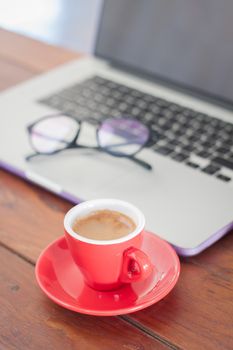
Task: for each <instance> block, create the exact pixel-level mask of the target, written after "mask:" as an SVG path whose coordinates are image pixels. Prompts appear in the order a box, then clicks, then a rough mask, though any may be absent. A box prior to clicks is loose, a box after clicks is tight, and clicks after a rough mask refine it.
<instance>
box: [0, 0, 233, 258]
mask: <svg viewBox="0 0 233 350" xmlns="http://www.w3.org/2000/svg"><path fill="white" fill-rule="evenodd" d="M232 13H233V2H231V1H228V0H222V1H221V2H219V1H213V0H205V1H204V2H199V3H198V5H197V3H196V1H195V0H189V1H182V0H176V1H173V2H172V1H169V0H156V1H154V0H148V1H147V2H142V1H135V0H118V1H114V0H108V1H105V3H104V5H103V9H102V13H101V18H100V23H99V29H98V35H97V38H96V45H95V55H93V57H85V58H83V59H79V60H75V61H72V62H70V63H68V64H65V65H62V66H59V67H58V68H56V69H54V70H52V71H50V72H48V73H46V74H42V75H40V76H39V77H36V78H34V79H32V80H30V81H27V82H25V83H23V84H20V85H18V86H16V87H14V88H12V89H9V90H7V91H5V92H3V93H2V94H1V95H0V106H1V111H2V118H1V128H0V144H1V148H0V149H1V166H2V167H3V168H5V169H8V170H9V171H11V172H13V173H15V174H18V175H19V176H22V177H24V178H26V179H28V180H29V181H32V182H35V183H36V184H38V185H40V186H43V187H44V188H47V189H48V190H50V191H52V192H54V193H56V194H58V195H59V196H61V197H64V198H66V199H69V200H70V201H72V202H74V203H78V202H79V201H82V200H88V199H93V198H100V197H101V198H104V197H107V198H111V197H112V198H120V199H123V200H126V201H129V202H131V203H133V204H135V205H136V206H138V207H139V208H140V209H141V210H142V211H143V212H144V214H145V217H146V229H148V230H150V231H152V232H154V233H155V234H157V235H159V236H160V237H162V238H163V239H165V240H167V241H168V242H170V243H171V244H172V245H173V246H174V247H175V249H176V251H177V252H178V253H179V254H180V255H184V256H191V255H195V254H198V253H200V252H201V251H203V250H204V249H206V248H207V247H209V246H210V245H211V244H213V243H214V242H216V241H217V240H218V239H220V238H221V237H222V236H223V235H225V234H226V233H228V232H229V231H230V230H231V229H232V228H233V113H232V107H233V70H232V62H233V35H232V33H233V22H232ZM59 112H62V113H69V114H71V115H73V116H75V118H77V119H80V118H81V119H82V121H83V123H84V126H85V127H84V128H83V129H82V134H81V136H80V140H79V142H80V143H83V144H91V142H93V131H94V129H95V126H94V125H93V123H92V122H89V117H91V118H92V119H93V120H94V119H95V120H97V121H98V122H99V121H103V120H105V118H109V117H116V118H117V117H119V116H130V117H131V118H134V119H136V120H140V122H142V123H143V124H145V125H147V126H148V127H149V128H150V130H151V139H150V142H149V143H148V145H147V146H146V147H144V148H143V149H142V150H141V152H140V153H138V156H137V157H138V158H140V159H141V160H143V161H145V162H147V163H149V164H150V165H151V166H152V170H148V169H145V168H143V167H140V166H138V164H135V163H134V162H131V161H130V160H129V159H127V158H122V157H112V156H111V155H109V154H107V153H104V152H96V151H87V150H85V149H83V150H80V149H77V150H70V151H64V152H60V153H58V154H56V155H53V156H49V157H48V156H39V157H37V158H36V159H34V160H32V161H30V162H28V161H26V160H25V157H26V156H27V155H28V154H30V153H31V152H32V149H31V147H30V143H29V140H28V135H27V126H28V125H29V124H31V123H33V122H34V121H36V120H38V119H39V118H41V117H43V116H46V115H49V114H54V113H59Z"/></svg>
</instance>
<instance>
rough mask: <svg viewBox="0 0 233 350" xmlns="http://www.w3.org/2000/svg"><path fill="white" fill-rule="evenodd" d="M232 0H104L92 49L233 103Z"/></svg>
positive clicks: (121, 62)
mask: <svg viewBox="0 0 233 350" xmlns="http://www.w3.org/2000/svg"><path fill="white" fill-rule="evenodd" d="M232 15H233V1H232V0H173V1H171V0H146V1H141V0H117V1H116V0H107V1H105V3H104V7H103V13H102V18H101V23H100V28H99V35H98V39H97V44H96V54H97V56H101V57H102V58H105V59H108V60H110V61H112V62H113V63H118V64H120V65H122V66H126V67H130V68H135V69H137V70H138V71H144V72H145V73H147V74H149V75H151V76H154V77H157V78H160V79H162V80H164V81H167V82H171V83H175V84H178V85H180V86H183V87H185V88H190V89H192V90H193V91H196V92H201V93H205V94H206V95H208V96H212V97H215V98H217V99H219V100H222V101H224V102H227V103H230V104H232V103H233V20H232Z"/></svg>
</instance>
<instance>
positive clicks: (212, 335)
mask: <svg viewBox="0 0 233 350" xmlns="http://www.w3.org/2000/svg"><path fill="white" fill-rule="evenodd" d="M0 44H1V45H0V89H1V90H3V89H5V88H7V87H10V86H12V85H14V84H17V83H19V82H21V81H23V80H26V79H29V78H31V77H33V76H35V75H37V74H40V73H42V72H44V71H46V70H49V69H51V68H52V67H54V66H56V65H59V64H61V63H63V62H66V61H69V60H71V59H73V58H75V57H78V54H74V53H72V52H68V51H66V50H64V49H61V48H56V47H52V46H49V45H45V44H42V43H40V42H37V41H34V40H32V39H28V38H25V37H22V36H19V35H16V34H13V33H10V32H6V31H4V30H0ZM0 107H1V106H0ZM1 118H4V111H1ZM0 142H1V141H0ZM2 146H4V145H1V152H3V151H4V149H2ZM70 207H71V204H70V203H68V202H66V201H65V200H62V199H60V198H58V197H56V196H55V195H53V194H51V193H49V192H47V191H46V190H43V189H41V188H39V187H36V186H34V185H32V184H29V183H27V182H26V181H24V180H22V179H20V178H17V177H16V176H14V175H12V174H10V173H7V172H6V171H4V170H0V243H1V246H0V251H1V253H0V269H1V273H0V282H1V288H0V349H17V350H19V349H23V350H25V349H27V350H28V349H46V350H48V349H52V350H58V349H62V350H64V349H85V350H86V349H101V350H104V349H106V350H110V349H117V350H119V349H123V350H143V349H198V350H200V349H205V350H207V349H211V350H213V349H233V327H232V326H233V293H232V290H233V285H232V281H233V236H232V234H229V235H227V236H226V237H225V238H223V239H221V241H219V242H218V243H216V244H215V245H214V246H212V247H211V248H209V249H208V250H207V251H205V252H203V253H202V254H200V255H199V256H196V257H192V258H186V259H182V261H181V276H180V279H179V281H178V284H177V285H176V287H175V288H174V290H173V291H172V292H171V293H170V294H169V295H168V296H167V297H166V298H165V299H164V300H162V301H160V302H159V303H157V304H155V305H153V306H151V307H149V308H147V309H145V310H142V311H139V312H136V313H134V314H130V315H125V316H120V317H93V316H88V315H82V314H78V313H74V312H71V311H68V310H65V309H63V308H62V307H60V306H58V305H56V304H54V303H53V302H51V301H50V300H49V299H48V298H47V297H46V296H45V295H44V294H43V293H42V292H41V290H40V289H39V287H38V285H37V283H36V281H35V276H34V266H35V262H36V259H37V257H38V255H39V253H40V252H41V250H42V249H43V248H45V247H46V246H47V245H48V244H49V243H50V242H51V241H53V240H54V239H56V238H57V237H59V236H60V235H61V234H62V232H63V216H64V213H65V212H66V211H67V210H68V209H69V208H70ZM210 220H211V218H210ZM187 234H188V232H187Z"/></svg>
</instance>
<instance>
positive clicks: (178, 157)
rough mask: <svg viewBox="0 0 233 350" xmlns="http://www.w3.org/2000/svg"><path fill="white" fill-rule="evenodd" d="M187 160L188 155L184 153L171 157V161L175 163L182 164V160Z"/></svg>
mask: <svg viewBox="0 0 233 350" xmlns="http://www.w3.org/2000/svg"><path fill="white" fill-rule="evenodd" d="M187 158H188V155H187V154H184V153H175V154H174V155H172V159H174V160H176V161H177V162H183V160H186V159H187Z"/></svg>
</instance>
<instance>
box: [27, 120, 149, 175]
mask: <svg viewBox="0 0 233 350" xmlns="http://www.w3.org/2000/svg"><path fill="white" fill-rule="evenodd" d="M85 121H87V122H88V121H90V122H93V120H92V119H85ZM94 121H95V123H96V120H94ZM82 124H83V122H82V121H79V120H77V119H76V118H75V117H73V116H71V115H67V114H55V115H50V116H46V117H43V118H41V119H39V120H37V121H36V122H34V123H33V124H31V125H29V126H28V127H27V130H28V133H29V141H30V144H31V146H32V148H33V149H34V151H35V153H33V154H31V155H29V156H27V157H26V160H28V161H29V160H31V159H32V158H34V157H36V156H38V155H46V156H50V155H53V154H56V153H59V152H62V151H64V150H68V149H75V148H79V149H91V150H96V151H101V152H106V153H108V154H110V155H112V156H115V157H125V158H128V159H130V160H132V161H134V162H135V163H137V164H139V165H141V166H143V167H144V168H146V169H148V170H151V169H152V167H151V165H150V164H148V163H147V162H145V161H143V160H141V159H138V158H136V157H135V156H136V154H138V153H139V152H140V151H141V150H142V148H143V147H145V145H146V144H147V143H148V141H149V139H150V130H149V128H148V127H147V126H146V125H144V124H143V123H141V122H139V121H137V120H135V119H132V118H128V117H127V118H125V117H115V118H108V119H105V120H104V121H103V122H101V123H98V124H97V125H96V141H97V146H86V145H81V144H79V143H78V138H79V135H80V131H81V128H82Z"/></svg>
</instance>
